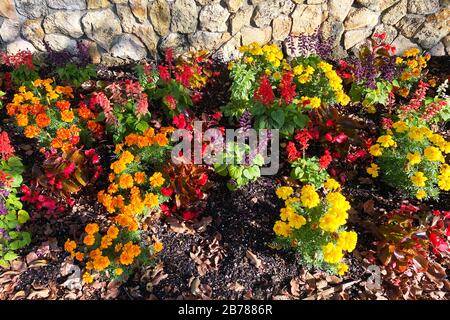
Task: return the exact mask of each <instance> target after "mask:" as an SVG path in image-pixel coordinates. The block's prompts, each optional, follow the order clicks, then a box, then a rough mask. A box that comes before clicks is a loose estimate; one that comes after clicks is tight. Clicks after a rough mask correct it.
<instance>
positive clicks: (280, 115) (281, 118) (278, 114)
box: [270, 109, 285, 129]
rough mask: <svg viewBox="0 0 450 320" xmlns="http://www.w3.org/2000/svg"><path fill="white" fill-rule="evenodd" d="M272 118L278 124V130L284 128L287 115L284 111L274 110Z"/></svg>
mask: <svg viewBox="0 0 450 320" xmlns="http://www.w3.org/2000/svg"><path fill="white" fill-rule="evenodd" d="M270 117H271V118H272V120H274V121H275V123H276V128H277V129H279V128H281V127H283V125H284V122H285V115H284V112H283V110H280V109H278V110H274V111H272V112H271V114H270Z"/></svg>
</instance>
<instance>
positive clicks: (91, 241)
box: [83, 234, 95, 246]
mask: <svg viewBox="0 0 450 320" xmlns="http://www.w3.org/2000/svg"><path fill="white" fill-rule="evenodd" d="M83 243H84V244H85V245H87V246H92V245H93V244H94V243H95V237H94V235H92V234H88V235H86V236H85V237H84V239H83Z"/></svg>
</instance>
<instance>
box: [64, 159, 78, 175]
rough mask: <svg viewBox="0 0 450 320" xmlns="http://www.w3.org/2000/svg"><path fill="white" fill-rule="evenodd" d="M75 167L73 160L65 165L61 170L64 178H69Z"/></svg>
mask: <svg viewBox="0 0 450 320" xmlns="http://www.w3.org/2000/svg"><path fill="white" fill-rule="evenodd" d="M75 168H76V165H75V162H71V163H70V164H69V165H68V166H67V167H65V168H64V171H63V176H64V178H66V179H69V177H70V175H71V174H72V173H73V172H74V171H75Z"/></svg>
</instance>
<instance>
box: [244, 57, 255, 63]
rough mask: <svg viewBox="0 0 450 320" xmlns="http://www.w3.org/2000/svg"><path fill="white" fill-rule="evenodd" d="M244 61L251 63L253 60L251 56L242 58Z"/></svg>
mask: <svg viewBox="0 0 450 320" xmlns="http://www.w3.org/2000/svg"><path fill="white" fill-rule="evenodd" d="M244 61H245V63H252V62H253V61H254V59H253V57H246V58H245V59H244Z"/></svg>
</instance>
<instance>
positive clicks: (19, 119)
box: [16, 114, 28, 127]
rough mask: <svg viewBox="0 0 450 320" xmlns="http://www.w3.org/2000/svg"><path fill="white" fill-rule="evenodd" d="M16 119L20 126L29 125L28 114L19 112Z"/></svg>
mask: <svg viewBox="0 0 450 320" xmlns="http://www.w3.org/2000/svg"><path fill="white" fill-rule="evenodd" d="M16 121H17V125H18V126H19V127H25V126H27V125H28V116H27V115H26V114H19V115H18V116H17V117H16Z"/></svg>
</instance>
